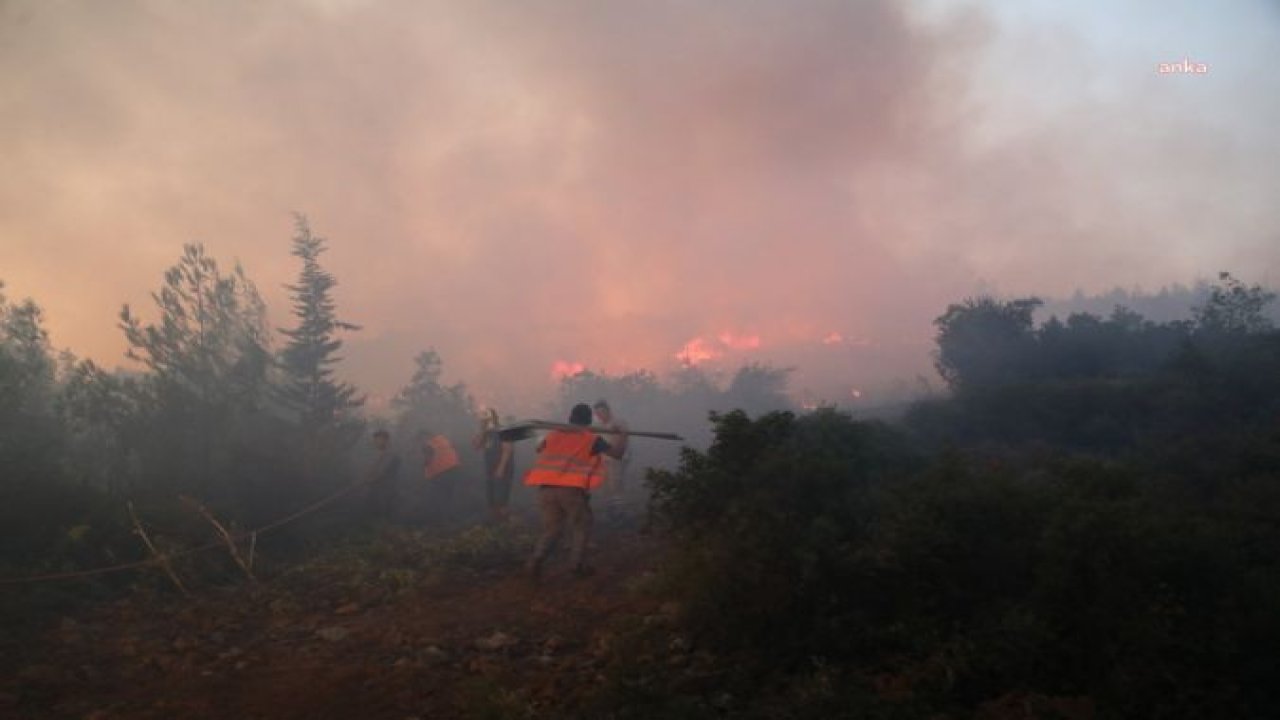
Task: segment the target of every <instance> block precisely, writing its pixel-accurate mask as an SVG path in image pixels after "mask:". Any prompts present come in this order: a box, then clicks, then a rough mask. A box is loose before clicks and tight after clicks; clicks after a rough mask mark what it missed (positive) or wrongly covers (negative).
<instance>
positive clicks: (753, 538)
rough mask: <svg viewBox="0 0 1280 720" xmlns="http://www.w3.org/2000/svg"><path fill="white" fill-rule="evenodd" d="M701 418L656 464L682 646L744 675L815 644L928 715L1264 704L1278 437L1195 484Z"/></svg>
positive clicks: (1191, 478)
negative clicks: (1076, 706) (921, 453)
mask: <svg viewBox="0 0 1280 720" xmlns="http://www.w3.org/2000/svg"><path fill="white" fill-rule="evenodd" d="M715 424H716V435H717V439H716V442H715V443H714V444H713V445H712V446H711V448H710V449H709V450H708V452H707V453H705V454H703V453H698V452H694V451H686V452H685V454H684V457H683V461H682V464H681V467H680V468H679V470H678V471H676V472H670V473H666V472H658V473H652V474H651V476H650V483H651V485H652V487H653V490H654V501H653V511H654V513H655V518H656V520H657V521H658V522H659V523H660V524H661V526H662V527H665V528H666V529H667V530H668V531H669V533H670V535H671V539H672V549H671V552H670V554H669V557H668V561H667V565H666V567H665V573H664V577H665V580H666V588H667V591H668V592H669V593H670V594H671V595H672V596H673V597H674V598H675V599H677V600H678V601H680V603H681V607H682V608H683V610H684V622H685V624H686V627H687V631H688V632H689V633H690V634H692V635H693V637H694V638H695V642H696V643H698V644H699V645H700V646H702V647H706V648H709V649H711V650H714V651H715V652H717V653H721V654H724V655H727V656H732V657H734V658H735V660H736V659H739V658H741V659H743V660H745V662H742V663H738V667H739V668H742V669H743V671H744V672H746V673H748V674H753V675H754V677H756V678H757V680H758V681H759V682H758V686H759V687H766V686H768V685H769V684H770V683H774V684H777V683H782V684H784V685H785V681H784V680H782V679H781V678H787V677H793V678H798V677H801V676H802V675H803V673H805V672H808V670H806V668H810V667H811V663H812V662H813V659H814V658H819V659H821V662H824V663H828V664H830V665H831V666H832V667H835V668H841V669H842V670H841V672H847V671H850V670H853V671H856V672H858V673H862V674H863V676H871V675H883V674H887V675H889V676H892V677H897V678H900V679H901V681H902V682H903V683H905V684H906V685H907V686H909V687H910V689H911V690H910V695H911V697H913V698H914V699H915V700H916V701H919V700H920V699H921V698H926V699H928V700H929V702H930V703H932V704H934V705H935V706H936V707H937V708H938V709H962V708H963V709H967V710H973V709H975V708H977V707H979V706H980V705H981V704H982V703H984V702H991V701H994V700H996V699H998V698H1000V697H1002V696H1005V695H1007V694H1009V693H1037V694H1043V695H1046V696H1070V697H1079V696H1086V697H1089V698H1092V699H1094V700H1095V701H1096V702H1097V703H1098V704H1099V707H1100V708H1102V709H1104V714H1107V715H1112V714H1115V715H1123V716H1144V717H1161V716H1163V717H1190V716H1195V717H1202V716H1207V715H1217V716H1223V715H1226V716H1233V717H1249V716H1255V715H1260V714H1262V713H1263V711H1264V710H1265V709H1267V708H1270V707H1273V706H1274V705H1275V703H1276V702H1277V701H1280V697H1278V696H1277V694H1276V691H1275V689H1274V688H1273V687H1272V684H1271V683H1270V682H1269V680H1268V679H1267V678H1268V673H1269V672H1270V668H1272V667H1274V662H1275V660H1276V654H1275V648H1277V647H1280V617H1278V616H1277V615H1276V613H1275V612H1274V608H1275V607H1276V604H1275V603H1276V601H1277V599H1280V561H1277V559H1276V556H1275V554H1274V552H1272V551H1271V550H1273V549H1274V548H1275V547H1278V546H1280V491H1278V490H1277V487H1280V477H1278V473H1277V472H1276V467H1275V465H1271V466H1270V469H1266V467H1267V466H1266V464H1265V463H1260V462H1258V461H1257V458H1258V457H1275V455H1274V453H1275V452H1276V451H1277V450H1278V449H1280V438H1276V437H1271V436H1259V437H1255V438H1253V440H1252V441H1251V442H1247V443H1244V442H1242V443H1238V444H1236V445H1233V446H1226V447H1222V448H1220V450H1219V456H1218V457H1215V458H1214V461H1213V462H1214V464H1215V465H1216V466H1218V467H1223V468H1233V469H1239V470H1241V471H1242V473H1241V474H1237V475H1227V474H1223V475H1221V476H1217V477H1212V478H1206V477H1204V476H1203V475H1201V474H1195V475H1188V476H1186V477H1180V476H1178V475H1176V474H1172V475H1171V474H1169V473H1168V472H1167V469H1158V468H1160V467H1161V464H1160V463H1158V462H1146V460H1145V459H1144V458H1133V459H1130V460H1126V461H1099V460H1095V459H1080V458H1072V457H1070V456H1065V455H1062V454H1060V453H1045V452H1044V451H1040V452H1039V454H1036V453H1033V452H1031V451H1024V452H1016V451H1004V452H1003V453H1002V454H1000V455H993V454H990V453H988V454H987V455H979V454H976V453H961V452H957V451H952V452H948V453H944V454H942V455H940V456H938V457H936V458H933V459H927V460H926V459H923V458H920V457H916V456H913V455H912V454H911V453H909V452H907V451H906V450H905V449H904V448H905V443H904V441H903V438H902V437H901V436H900V435H899V434H898V433H896V432H894V431H891V430H889V429H887V428H885V427H883V426H879V425H872V424H865V423H858V422H854V421H852V420H850V419H849V418H848V417H845V416H843V415H840V414H838V413H834V412H829V411H823V412H818V413H815V414H812V415H809V416H805V417H801V418H796V417H794V416H792V415H790V414H786V413H782V414H771V415H765V416H763V417H761V418H759V419H756V420H751V419H749V418H747V417H746V416H745V415H742V414H741V413H733V414H729V415H725V416H722V417H717V418H715ZM1246 454H1247V455H1248V457H1247V458H1240V457H1228V455H1246ZM1250 458H1252V459H1250ZM1269 549H1270V550H1269Z"/></svg>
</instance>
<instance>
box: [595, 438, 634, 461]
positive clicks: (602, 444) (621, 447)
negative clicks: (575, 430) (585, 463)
mask: <svg viewBox="0 0 1280 720" xmlns="http://www.w3.org/2000/svg"><path fill="white" fill-rule="evenodd" d="M626 453H627V436H626V435H623V436H622V439H621V440H619V441H618V443H617V444H616V445H614V444H611V443H610V442H609V441H608V440H605V439H604V438H602V437H599V436H597V437H596V441H595V442H594V443H592V444H591V454H592V455H608V456H609V457H611V458H614V459H617V460H621V459H622V456H623V455H625V454H626Z"/></svg>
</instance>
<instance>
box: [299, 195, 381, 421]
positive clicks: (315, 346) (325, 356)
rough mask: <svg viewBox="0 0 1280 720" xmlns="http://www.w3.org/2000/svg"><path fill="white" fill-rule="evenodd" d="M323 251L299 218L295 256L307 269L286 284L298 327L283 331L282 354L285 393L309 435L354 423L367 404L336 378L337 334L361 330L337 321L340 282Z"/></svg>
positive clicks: (320, 241) (321, 243)
mask: <svg viewBox="0 0 1280 720" xmlns="http://www.w3.org/2000/svg"><path fill="white" fill-rule="evenodd" d="M324 251H325V240H324V238H321V237H317V236H315V235H312V234H311V228H310V226H309V225H308V224H307V219H306V217H304V216H302V215H296V216H295V231H294V236H293V251H292V253H291V254H292V255H293V256H294V257H297V258H300V259H301V260H302V271H301V272H300V273H299V274H298V282H297V283H295V284H292V285H286V286H285V288H286V289H288V290H289V293H290V297H291V298H292V299H293V315H294V317H295V318H297V325H296V326H295V327H294V328H292V329H286V328H282V329H281V330H280V332H281V333H283V334H284V335H285V337H287V338H288V339H289V341H288V345H287V346H286V347H285V348H284V350H283V352H282V353H281V355H280V364H281V367H282V369H283V371H284V375H285V379H284V382H283V386H282V388H281V393H280V394H281V399H282V400H283V401H284V402H285V404H286V405H287V406H288V407H289V408H290V409H291V410H293V411H294V412H296V413H297V414H298V419H299V420H300V422H301V425H302V428H303V430H304V432H305V433H306V434H307V435H309V436H314V435H315V434H317V433H319V432H321V431H322V430H324V429H325V428H331V427H334V426H337V425H341V424H343V423H344V422H346V421H349V420H350V419H351V418H352V414H353V411H355V410H356V409H358V408H359V407H360V406H361V405H363V404H364V398H362V397H358V396H357V394H356V392H357V391H356V388H355V387H354V386H352V385H349V384H347V383H343V382H339V381H337V380H336V379H335V378H334V374H333V366H334V365H335V364H337V362H338V361H339V360H340V359H341V358H339V356H338V354H337V353H338V350H340V349H341V348H342V341H341V340H339V339H338V338H337V334H338V332H340V331H343V330H359V329H360V327H359V326H358V325H353V324H351V323H347V322H343V321H341V320H338V318H337V313H336V308H335V304H334V301H333V297H332V295H331V292H330V291H331V290H333V288H334V286H335V285H337V284H338V281H337V280H336V279H335V278H334V277H333V275H332V274H330V273H329V272H328V271H326V270H325V269H324V268H322V267H321V266H320V255H321V254H322V253H323V252H324Z"/></svg>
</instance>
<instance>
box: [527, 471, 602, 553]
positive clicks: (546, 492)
mask: <svg viewBox="0 0 1280 720" xmlns="http://www.w3.org/2000/svg"><path fill="white" fill-rule="evenodd" d="M538 511H539V513H540V514H541V515H542V536H541V537H539V538H538V544H537V545H536V546H534V549H533V557H532V558H530V562H532V563H533V564H534V565H536V566H540V565H541V564H542V562H543V561H544V560H546V559H547V556H548V555H550V554H551V553H552V552H553V551H554V550H555V548H556V545H557V543H559V541H560V536H561V535H563V534H564V531H565V529H566V527H567V528H568V530H569V533H570V537H571V543H572V544H571V545H570V554H569V560H570V562H571V563H573V566H574V567H578V566H580V565H582V561H583V558H584V557H585V556H586V553H587V542H588V541H589V540H590V539H591V522H592V516H591V503H590V501H589V498H588V496H587V491H586V490H583V489H582V488H573V487H559V486H556V485H543V486H542V487H541V488H539V490H538Z"/></svg>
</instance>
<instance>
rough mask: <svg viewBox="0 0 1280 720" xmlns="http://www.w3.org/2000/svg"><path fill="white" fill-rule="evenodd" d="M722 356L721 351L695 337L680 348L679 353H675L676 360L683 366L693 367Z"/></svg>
mask: <svg viewBox="0 0 1280 720" xmlns="http://www.w3.org/2000/svg"><path fill="white" fill-rule="evenodd" d="M723 354H724V352H723V351H721V350H719V349H718V348H715V347H712V346H711V344H710V343H708V342H707V341H706V340H703V339H702V338H700V337H696V338H694V339H692V340H690V341H689V342H687V343H685V344H684V346H683V347H681V348H680V352H678V353H676V359H677V360H679V361H680V362H681V363H684V364H685V365H689V366H694V365H697V364H699V363H703V362H706V361H707V360H714V359H716V358H718V357H720V356H721V355H723Z"/></svg>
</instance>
